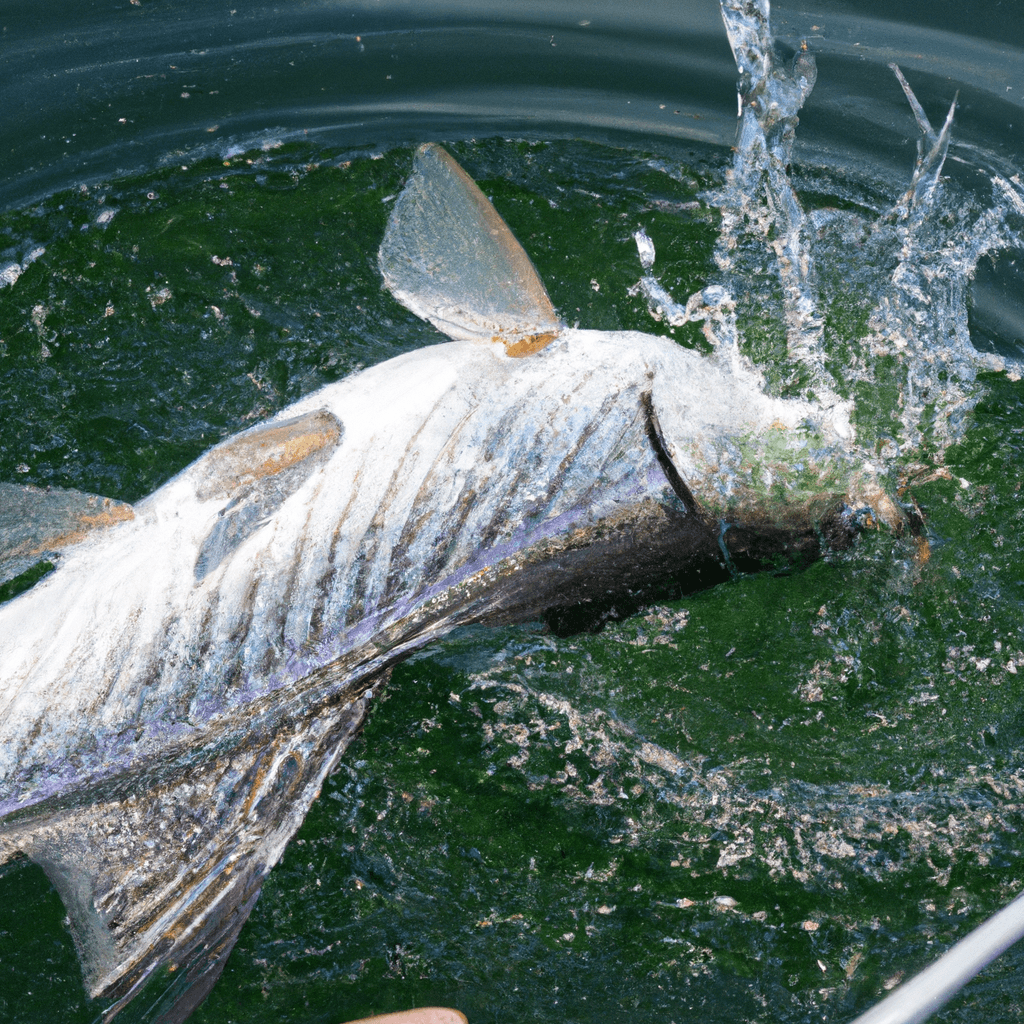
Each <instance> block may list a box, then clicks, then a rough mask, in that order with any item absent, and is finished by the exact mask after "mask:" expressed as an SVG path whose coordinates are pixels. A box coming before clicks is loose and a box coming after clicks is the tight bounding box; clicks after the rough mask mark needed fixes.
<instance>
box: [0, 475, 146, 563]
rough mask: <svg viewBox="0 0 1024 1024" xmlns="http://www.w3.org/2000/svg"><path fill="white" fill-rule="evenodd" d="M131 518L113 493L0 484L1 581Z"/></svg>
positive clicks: (124, 505) (131, 512) (130, 509)
mask: <svg viewBox="0 0 1024 1024" xmlns="http://www.w3.org/2000/svg"><path fill="white" fill-rule="evenodd" d="M134 518H135V513H134V511H133V510H132V507H131V505H126V504H125V503H124V502H121V501H114V500H113V499H112V498H101V497H99V496H97V495H95V494H85V493H83V492H82V491H70V490H64V489H62V488H60V487H48V488H46V489H45V490H44V489H42V488H39V487H26V486H22V485H20V484H3V483H0V583H6V582H7V581H8V580H12V579H14V577H15V576H20V575H21V574H22V573H23V572H26V571H27V570H29V569H31V568H32V566H33V565H35V564H36V563H38V562H41V561H44V560H46V559H49V558H53V557H55V556H56V555H57V554H58V553H59V552H60V551H62V550H63V549H64V548H68V547H71V545H73V544H77V543H78V542H79V541H81V540H84V539H85V538H86V537H87V536H89V535H90V534H91V533H94V532H95V531H97V530H103V529H107V528H108V527H111V526H114V525H115V524H117V523H120V522H124V521H126V520H128V519H134Z"/></svg>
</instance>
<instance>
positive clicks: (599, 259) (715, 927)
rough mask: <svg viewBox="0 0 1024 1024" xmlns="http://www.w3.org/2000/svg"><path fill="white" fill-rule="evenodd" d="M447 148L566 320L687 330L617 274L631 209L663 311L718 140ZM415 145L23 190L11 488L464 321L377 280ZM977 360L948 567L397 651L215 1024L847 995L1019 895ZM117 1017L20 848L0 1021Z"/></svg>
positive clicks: (1001, 983) (242, 159)
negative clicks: (711, 144)
mask: <svg viewBox="0 0 1024 1024" xmlns="http://www.w3.org/2000/svg"><path fill="white" fill-rule="evenodd" d="M452 149H453V152H454V153H455V155H456V156H457V157H458V158H459V159H460V160H461V161H462V162H463V164H464V165H465V167H466V169H467V170H468V171H469V173H470V174H471V175H473V176H474V177H475V178H476V179H477V180H478V181H479V182H480V184H481V186H482V187H483V189H484V191H485V192H486V193H487V194H488V195H489V196H491V197H492V198H493V200H494V202H495V204H496V205H497V206H498V208H499V210H500V212H501V213H502V214H503V215H504V216H505V217H506V218H507V220H508V221H509V223H510V225H511V227H512V228H513V230H514V231H515V233H516V234H517V236H518V237H519V239H520V240H521V241H522V243H523V245H524V247H525V248H526V249H527V251H528V252H529V253H530V255H531V256H532V258H533V259H534V261H535V263H536V265H537V267H538V270H539V272H540V274H541V277H542V278H543V279H544V281H545V282H546V284H547V286H548V288H549V291H550V294H551V296H552V299H553V301H554V303H555V305H556V307H557V308H558V310H559V312H560V313H561V315H562V317H563V318H564V319H565V320H566V321H567V322H569V323H576V322H578V323H579V325H580V326H583V327H592V328H604V329H615V328H637V329H643V330H648V331H654V332H657V331H665V330H667V328H666V327H665V326H664V325H660V324H656V323H655V322H654V321H652V320H651V319H650V317H649V316H648V314H647V312H646V308H645V304H644V300H643V299H642V297H632V296H630V295H629V294H628V291H627V289H628V288H629V287H630V286H631V285H632V284H634V283H635V282H636V280H637V279H638V277H639V276H640V267H639V262H638V260H637V257H636V249H635V245H634V243H633V240H632V237H631V236H632V232H633V231H634V230H636V229H637V228H638V227H640V226H643V227H644V228H645V229H646V230H647V232H648V234H649V235H650V236H651V238H653V239H654V240H655V242H656V244H657V247H658V264H657V270H658V273H659V276H660V279H661V281H662V283H663V284H664V285H665V286H666V287H667V288H668V289H669V290H670V291H671V292H672V293H673V294H674V295H676V297H677V298H680V299H685V297H686V296H687V295H688V294H689V293H690V292H692V291H694V290H696V289H697V288H699V287H700V286H701V284H702V283H704V282H705V281H706V280H707V279H708V277H709V275H710V273H711V254H712V249H713V245H714V241H715V237H716V218H715V215H714V214H713V212H711V211H709V210H708V209H707V208H706V207H705V206H704V205H703V204H701V203H700V202H698V200H697V197H698V194H699V193H701V192H702V191H703V190H704V189H706V188H707V187H709V186H710V185H712V184H713V183H714V182H715V181H716V180H717V178H718V175H719V173H720V170H721V168H722V166H723V163H722V158H721V156H720V155H718V156H713V157H712V156H709V157H707V158H703V157H701V156H700V155H695V156H694V157H693V159H692V160H691V161H690V162H689V163H688V164H686V165H685V166H683V165H681V164H680V163H679V162H678V161H677V160H666V159H662V158H658V157H654V156H651V155H649V154H645V153H641V152H637V151H629V150H622V149H614V148H610V147H603V146H598V145H595V144H590V143H583V142H550V143H530V142H522V141H507V140H484V141H480V142H467V143H460V144H457V145H454V146H453V147H452ZM410 162H411V151H409V150H405V149H403V150H393V151H389V152H386V153H371V152H366V151H362V152H341V151H328V150H320V149H317V148H315V147H313V146H309V145H306V146H302V145H299V144H289V145H287V146H282V147H277V148H275V147H273V146H268V148H267V149H266V150H265V151H261V150H255V151H248V152H244V153H235V154H231V153H230V151H225V152H224V153H221V154H218V155H217V156H216V157H208V158H205V159H204V160H200V161H197V162H192V161H191V160H189V159H184V160H183V163H182V164H180V165H173V166H170V167H166V168H164V169H162V170H160V171H159V172H154V173H152V174H149V175H145V176H142V177H136V178H132V179H128V180H116V181H112V182H110V183H107V184H93V185H90V186H88V187H84V188H81V189H78V190H75V191H73V192H67V193H63V194H60V195H57V196H54V197H53V198H51V199H48V200H45V201H43V202H41V203H39V204H38V205H35V206H31V207H28V208H23V209H19V210H16V211H14V212H11V213H8V214H6V215H4V217H3V219H2V220H0V266H2V265H3V263H4V262H5V261H7V260H10V261H17V262H21V261H23V260H24V259H25V257H26V256H27V255H29V254H30V253H32V252H33V251H35V250H37V249H38V248H40V247H43V248H45V253H44V254H42V255H40V256H39V257H38V258H36V259H35V260H34V262H31V263H30V264H29V265H28V266H27V267H26V269H25V270H24V273H23V274H22V275H21V276H20V277H19V278H18V280H17V281H16V282H15V283H14V284H13V286H11V287H8V288H4V289H3V290H0V339H2V340H0V479H2V480H7V481H19V482H24V483H31V484H37V485H40V486H45V485H47V484H56V485H60V486H72V487H78V488H81V489H84V490H88V491H93V492H97V493H101V494H105V495H110V496H112V497H117V498H122V499H125V500H128V501H132V500H136V499H138V498H140V497H141V496H143V495H145V494H147V493H149V492H150V491H152V490H153V489H154V488H155V487H156V486H158V485H159V484H160V483H162V482H163V481H164V480H166V479H167V478H168V477H169V476H170V475H172V474H173V473H174V472H175V471H177V470H178V469H180V468H182V467H183V466H185V465H186V464H188V463H189V462H190V461H191V460H192V459H194V458H195V457H196V456H198V455H199V454H200V453H201V452H203V451H204V450H206V449H207V448H209V447H210V446H211V445H212V444H213V443H215V442H216V441H217V440H219V439H220V438H222V437H224V436H227V435H228V434H231V433H233V432H235V431H236V430H238V429H240V428H241V427H243V426H245V425H246V424H248V423H250V422H252V421H254V420H258V419H260V418H262V417H265V416H266V415H268V414H270V413H271V412H274V411H276V410H278V409H280V408H282V407H284V406H285V405H287V404H288V403H289V402H291V401H294V400H295V399H297V398H298V397H300V396H301V395H305V394H308V393H309V392H310V391H312V390H314V389H315V388H317V387H318V386H320V385H322V384H324V383H327V382H330V381H333V380H337V379H339V378H340V377H342V376H344V375H345V374H347V373H349V372H352V371H353V370H356V369H358V368H359V367H361V366H365V365H369V364H371V363H375V362H379V361H381V360H383V359H387V358H389V357H391V356H393V355H396V354H398V353H400V352H403V351H407V350H409V349H411V348H415V347H418V346H422V345H425V344H431V343H434V342H436V341H438V340H441V339H440V337H439V336H438V335H437V334H436V332H434V330H433V329H432V328H431V327H429V326H428V325H426V324H424V323H421V322H420V321H418V320H417V319H415V318H414V317H413V316H412V315H411V314H409V313H407V312H406V311H405V310H403V309H402V308H401V307H399V306H398V305H397V304H396V303H395V302H394V301H393V300H392V299H391V297H390V296H389V295H388V294H387V293H386V292H384V291H382V289H381V286H380V280H379V275H378V273H377V269H376V250H377V246H378V244H379V241H380V238H381V235H382V233H383V229H384V224H385V221H386V218H387V214H388V210H389V208H390V199H391V198H393V196H394V195H395V193H396V192H397V191H398V190H399V189H400V187H401V184H402V182H403V180H404V176H405V175H406V173H407V171H408V168H409V165H410ZM816 181H817V183H818V184H817V186H816V187H818V188H821V187H822V185H821V178H820V177H819V178H817V179H816ZM825 198H827V196H826V197H825ZM821 200H822V196H820V195H816V196H815V202H816V203H820V202H821ZM854 306H855V303H854ZM840 313H841V310H834V311H833V314H834V316H839V314H840ZM851 315H852V314H851ZM855 320H856V317H853V319H852V320H851V321H850V322H851V323H853V322H854V321H855ZM852 329H853V328H849V330H852ZM677 337H678V339H679V340H680V341H681V343H685V344H691V345H692V344H697V340H698V336H697V335H696V333H695V332H689V333H688V332H687V331H686V330H683V329H680V331H679V332H678V334H677ZM1011 340H1013V339H1011ZM985 384H986V387H987V388H988V392H987V396H986V397H985V398H984V399H983V400H982V402H981V403H980V404H979V405H978V407H977V408H976V409H975V411H974V413H973V421H972V425H971V426H970V429H969V430H968V432H967V435H966V437H965V439H964V440H963V441H962V442H961V443H960V444H958V445H957V446H956V447H954V448H953V449H951V450H950V451H949V452H948V453H947V456H946V469H945V471H944V472H943V473H941V474H939V475H934V474H922V476H921V478H920V480H919V482H917V483H916V484H913V485H912V486H911V493H912V495H913V498H914V499H915V500H916V501H917V503H918V504H919V506H920V508H921V510H922V512H923V514H924V518H925V522H926V524H927V536H928V540H929V542H930V556H929V557H928V558H927V559H922V558H921V557H920V552H919V551H918V548H917V546H916V545H914V544H913V543H912V542H910V541H907V540H902V539H898V538H894V537H892V536H889V535H888V534H886V533H869V534H866V535H864V536H863V537H862V538H861V540H860V542H859V543H858V544H857V545H856V546H855V547H854V548H853V549H852V550H851V551H849V552H846V553H844V554H842V555H833V556H830V557H829V558H827V559H826V560H824V561H822V562H819V563H817V564H815V565H812V566H810V567H809V568H807V569H805V570H803V571H800V572H795V573H792V574H788V575H767V574H766V575H760V576H748V577H741V578H737V579H734V580H732V581H730V582H728V583H725V584H722V585H720V586H718V587H716V588H714V589H712V590H708V591H704V592H701V593H694V594H689V595H684V596H682V597H679V595H667V596H666V599H665V600H664V601H662V602H660V603H656V604H655V605H653V606H652V607H650V608H647V609H645V610H643V611H642V612H641V613H640V614H638V615H635V616H633V617H631V618H627V619H625V620H623V621H621V622H617V623H613V624H611V625H609V626H608V627H607V628H606V629H605V630H604V631H603V632H601V633H599V634H596V635H591V634H585V635H576V636H569V637H557V636H555V635H553V634H551V633H549V632H547V631H546V630H545V629H544V627H543V626H542V625H540V624H532V625H526V626H522V627H518V628H515V629H507V630H501V631H489V630H474V631H471V632H467V633H464V634H461V635H458V636H456V637H454V638H452V639H451V640H450V641H449V642H447V643H446V644H445V645H443V646H441V647H439V648H437V649H435V650H433V651H432V652H430V653H429V654H428V655H426V656H422V657H419V658H418V659H417V660H415V661H414V662H410V663H407V664H405V665H403V666H401V667H400V668H399V669H398V670H396V672H395V673H394V677H393V680H392V683H391V686H390V688H389V689H388V690H387V692H386V693H385V694H384V696H383V697H382V699H381V700H380V701H379V703H378V705H377V706H376V708H375V710H374V712H373V714H372V716H371V718H370V720H369V723H368V725H367V727H366V729H365V731H364V733H363V735H362V736H361V737H360V738H359V739H358V740H356V741H355V742H354V743H353V744H352V746H351V747H350V748H349V750H348V752H347V754H346V756H345V759H344V761H343V764H342V767H341V768H340V769H339V771H338V772H337V773H336V774H335V775H334V777H333V778H332V779H331V780H330V781H329V782H328V784H327V785H326V786H325V787H324V791H323V793H322V796H321V798H320V800H319V801H318V802H317V804H316V805H315V806H314V808H313V810H312V811H311V813H310V814H309V816H308V818H307V820H306V822H305V824H304V826H303V827H302V829H301V830H300V832H299V833H298V835H297V837H296V839H295V840H293V842H292V843H291V845H290V846H289V848H288V850H287V852H286V853H285V856H284V858H283V860H282V862H281V863H280V864H279V865H278V866H277V867H276V868H275V869H274V871H273V872H272V873H271V875H270V877H269V879H268V881H267V883H266V884H265V886H264V889H263V894H262V896H261V897H260V900H259V902H258V903H257V905H256V908H255V910H254V912H253V914H252V917H251V919H250V921H249V923H248V924H247V925H246V927H245V928H244V930H243V932H242V934H241V938H240V939H239V942H238V945H237V947H236V948H235V951H234V953H233V954H232V956H231V959H230V961H229V963H228V965H227V968H226V970H225V972H224V975H223V977H222V978H221V980H220V982H219V983H218V984H217V986H216V987H215V989H214V990H213V993H212V995H211V996H210V998H209V999H208V1001H207V1002H206V1003H205V1004H204V1005H203V1006H202V1007H201V1008H200V1010H199V1011H198V1012H197V1013H196V1015H195V1017H194V1018H193V1019H194V1020H195V1021H197V1022H199V1024H214V1022H218V1024H219V1022H224V1024H226V1022H243V1021H244V1022H247V1024H255V1022H260V1021H267V1022H270V1021H275V1022H276V1021H296V1022H297V1021H309V1022H324V1024H328V1022H335V1024H336V1022H339V1021H343V1020H347V1019H350V1018H353V1017H360V1016H364V1015H367V1014H369V1013H372V1012H381V1011H385V1010H391V1009H398V1008H401V1007H405V1006H409V1005H414V1004H424V1003H443V1004H448V1005H453V1006H457V1007H458V1008H460V1009H461V1010H463V1011H464V1012H465V1013H466V1014H467V1015H468V1017H469V1019H470V1021H471V1022H472V1024H490V1022H508V1024H512V1022H515V1021H520V1020H538V1021H540V1020H543V1021H564V1022H580V1024H583V1022H587V1024H591V1022H592V1024H605V1022H611V1024H614V1022H618V1021H627V1020H643V1021H651V1022H659V1024H668V1022H675V1024H682V1022H684V1021H701V1022H702V1024H704V1022H707V1024H710V1022H723V1024H724V1022H732V1021H786V1022H804V1021H806V1022H811V1021H843V1020H848V1019H850V1018H851V1017H852V1016H854V1015H855V1013H856V1012H858V1011H860V1010H863V1009H865V1008H866V1007H867V1006H869V1005H871V1004H872V1003H874V1002H875V1001H876V1000H877V999H878V998H879V996H880V995H881V994H883V993H884V991H885V990H886V989H887V988H891V987H892V986H893V985H894V984H895V983H896V981H897V980H898V979H899V978H900V977H901V976H904V975H909V974H911V973H912V972H914V971H915V970H916V969H918V968H919V967H921V966H923V965H925V964H926V963H927V962H929V961H930V960H931V959H933V958H934V957H935V956H936V955H937V954H938V953H939V952H940V951H941V950H942V949H944V948H946V947H947V946H948V945H949V944H950V943H951V942H952V941H954V940H955V939H957V938H958V937H960V936H962V935H964V934H966V932H967V931H968V930H969V929H970V928H971V927H973V926H974V925H976V924H977V923H979V922H980V921H981V920H982V919H984V918H985V917H986V916H987V915H989V914H991V913H992V912H994V911H995V910H996V909H998V908H999V907H1000V906H1001V905H1003V904H1004V903H1005V902H1006V901H1007V900H1008V899H1009V898H1011V897H1012V896H1013V895H1015V894H1016V893H1017V892H1018V891H1019V890H1020V888H1021V885H1022V882H1024V868H1022V861H1021V850H1022V846H1024V837H1022V835H1021V833H1020V829H1021V828H1022V827H1024V815H1022V813H1021V812H1022V800H1024V710H1022V708H1021V690H1022V682H1024V618H1022V610H1024V556H1022V552H1021V545H1020V542H1019V537H1020V531H1021V519H1022V509H1024V503H1022V497H1021V494H1020V486H1021V472H1020V467H1021V465H1022V464H1024V385H1022V384H1021V382H1019V381H1013V380H1010V379H1008V378H1007V377H1006V376H1005V375H999V376H997V375H991V376H990V377H988V378H986V379H985ZM930 476H931V478H929V477H930ZM11 592H12V589H11V588H8V591H7V592H6V593H5V594H3V595H0V596H11ZM670 598H671V599H670ZM1022 991H1024V953H1022V952H1011V953H1010V954H1009V955H1007V956H1006V957H1004V958H1003V959H1002V960H1001V961H999V962H998V963H997V964H996V965H995V966H994V967H992V968H991V969H990V970H989V971H988V972H987V973H986V974H985V975H984V976H983V978H982V979H980V980H979V981H978V982H976V983H975V984H974V985H972V986H971V987H970V988H969V989H968V990H966V992H965V993H964V994H963V995H961V996H960V997H959V998H958V1000H957V1001H956V1002H955V1003H953V1004H951V1006H950V1007H949V1008H948V1009H947V1010H945V1011H944V1012H943V1013H942V1014H940V1015H939V1017H938V1018H937V1019H940V1020H945V1021H965V1022H967V1021H969V1022H977V1024H982V1022H986V1024H987V1022H992V1021H1007V1020H1020V1019H1022V1018H1024V1010H1022V1008H1021V1007H1022V1006H1024V1000H1022V998H1021V992H1022ZM147 1005H148V1004H147V994H144V995H143V996H142V997H140V999H138V1000H137V1001H136V1003H135V1004H133V1005H132V1007H131V1008H130V1009H129V1011H127V1012H126V1013H125V1014H124V1016H123V1017H122V1018H119V1019H122V1020H126V1019H131V1020H141V1019H144V1018H145V1010H146V1006H147ZM101 1010H102V1007H101V1006H100V1005H99V1004H97V1003H93V1002H90V1001H88V1000H87V999H86V998H85V996H84V993H83V990H82V987H81V981H80V976H79V973H78V966H77V961H76V958H75V953H74V948H73V945H72V942H71V939H70V935H69V933H68V931H67V930H66V927H65V925H64V910H63V908H62V906H61V904H60V902H59V900H58V898H57V896H56V894H55V893H54V891H53V890H52V889H51V888H50V886H49V884H48V883H47V881H46V879H45V877H44V876H43V874H42V872H41V871H40V870H39V869H37V868H35V867H34V866H31V865H29V864H27V863H26V862H19V863H17V864H13V865H8V866H7V867H6V869H3V873H2V874H0V1021H4V1022H14V1021H18V1022H40V1021H58V1020H60V1021H68V1022H91V1021H93V1020H95V1019H96V1018H97V1017H98V1016H99V1014H100V1012H101Z"/></svg>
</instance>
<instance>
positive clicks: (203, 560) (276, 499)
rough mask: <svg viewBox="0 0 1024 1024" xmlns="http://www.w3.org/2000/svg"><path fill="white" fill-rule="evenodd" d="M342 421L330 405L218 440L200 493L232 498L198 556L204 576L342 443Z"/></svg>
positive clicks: (203, 471)
mask: <svg viewBox="0 0 1024 1024" xmlns="http://www.w3.org/2000/svg"><path fill="white" fill-rule="evenodd" d="M343 433H344V430H343V427H342V425H341V423H340V422H339V421H338V419H337V418H335V417H334V416H333V415H332V414H331V413H329V412H327V411H326V410H322V409H321V410H318V411H317V412H313V413H308V414H307V415H305V416H296V417H295V418H294V419H289V420H285V421H283V422H280V423H268V424H265V425H261V426H259V427H256V428H255V429H253V430H249V431H246V432H245V433H244V434H240V435H239V436H238V437H234V438H231V439H230V440H228V441H226V442H224V443H223V444H221V445H218V446H217V447H216V448H214V449H213V450H212V451H211V452H210V453H209V454H208V455H207V456H206V457H205V459H204V460H203V462H202V464H201V466H200V472H201V475H200V479H199V483H198V485H197V486H196V493H197V495H198V496H199V497H200V498H214V497H220V498H227V499H228V502H227V504H226V505H225V506H224V508H223V509H221V511H220V514H219V516H218V518H217V522H216V524H215V525H214V527H213V529H212V530H211V531H210V532H209V534H208V535H207V536H206V539H205V540H204V541H203V544H202V547H201V548H200V551H199V556H198V558H197V559H196V566H195V577H196V579H197V580H201V579H203V577H204V576H206V575H207V574H208V573H210V572H212V571H213V570H214V569H215V568H216V567H217V566H218V565H219V564H220V563H221V562H222V561H223V560H224V558H225V557H227V556H228V555H229V554H230V553H231V552H232V551H234V550H235V549H236V548H237V547H238V546H239V545H240V544H241V543H242V542H243V541H244V540H245V539H246V538H247V537H249V536H251V535H252V534H253V533H254V532H255V531H256V530H258V529H259V528H260V526H262V524H263V523H265V522H266V521H267V519H268V518H269V517H270V516H271V515H273V513H274V512H275V511H276V510H277V509H278V508H280V507H281V505H282V504H283V503H284V502H285V500H286V499H287V498H289V497H290V496H291V495H292V494H294V493H295V492H296V491H297V490H298V489H299V487H300V486H301V485H302V484H303V482H304V481H305V480H306V479H307V477H308V476H309V475H310V473H312V472H313V471H314V470H315V469H318V468H319V467H320V466H322V465H323V464H324V463H325V462H326V461H327V460H328V458H330V456H331V454H332V453H333V452H334V450H335V448H337V446H338V445H339V444H340V443H341V438H342V435H343Z"/></svg>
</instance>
